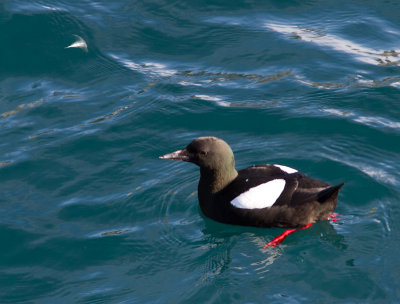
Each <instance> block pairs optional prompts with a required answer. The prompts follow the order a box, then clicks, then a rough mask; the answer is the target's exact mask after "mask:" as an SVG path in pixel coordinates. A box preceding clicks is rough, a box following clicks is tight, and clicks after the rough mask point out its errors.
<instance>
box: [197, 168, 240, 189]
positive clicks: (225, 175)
mask: <svg viewBox="0 0 400 304" xmlns="http://www.w3.org/2000/svg"><path fill="white" fill-rule="evenodd" d="M237 175H238V173H237V171H236V169H235V168H234V167H233V168H220V169H217V170H209V169H207V168H200V182H199V187H201V188H203V189H204V190H206V191H207V192H208V193H210V194H215V193H217V192H219V191H221V190H222V189H224V188H225V187H226V186H227V185H228V184H229V183H230V182H232V181H233V180H234V179H235V178H236V176H237Z"/></svg>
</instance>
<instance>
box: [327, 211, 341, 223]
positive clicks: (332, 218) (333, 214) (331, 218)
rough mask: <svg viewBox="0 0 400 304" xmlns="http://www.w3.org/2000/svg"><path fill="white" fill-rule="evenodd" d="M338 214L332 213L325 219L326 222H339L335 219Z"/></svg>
mask: <svg viewBox="0 0 400 304" xmlns="http://www.w3.org/2000/svg"><path fill="white" fill-rule="evenodd" d="M337 216H338V214H337V213H332V214H330V215H329V217H328V218H327V220H329V219H330V220H331V221H332V222H337V221H338V220H340V218H338V217H337Z"/></svg>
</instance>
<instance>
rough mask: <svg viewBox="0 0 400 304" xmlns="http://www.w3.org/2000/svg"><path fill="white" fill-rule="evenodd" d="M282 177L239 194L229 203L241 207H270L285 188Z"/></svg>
mask: <svg viewBox="0 0 400 304" xmlns="http://www.w3.org/2000/svg"><path fill="white" fill-rule="evenodd" d="M285 184H286V182H285V180H284V179H274V180H272V181H270V182H267V183H264V184H261V185H258V186H257V187H254V188H251V189H249V190H248V191H246V192H244V193H242V194H240V195H239V196H237V197H235V199H233V200H232V201H231V205H232V206H234V207H236V208H241V209H262V208H267V207H271V206H272V205H273V204H274V203H275V202H276V200H277V199H278V197H279V196H280V195H281V193H282V192H283V189H284V188H285Z"/></svg>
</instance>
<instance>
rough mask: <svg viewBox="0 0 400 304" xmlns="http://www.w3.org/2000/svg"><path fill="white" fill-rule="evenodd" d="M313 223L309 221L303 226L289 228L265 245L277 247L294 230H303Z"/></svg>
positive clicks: (265, 246)
mask: <svg viewBox="0 0 400 304" xmlns="http://www.w3.org/2000/svg"><path fill="white" fill-rule="evenodd" d="M311 225H312V223H309V224H307V225H305V226H303V227H300V228H297V229H289V230H285V231H284V232H283V233H281V234H280V235H278V236H276V237H274V238H273V240H272V241H270V242H268V243H267V244H265V245H264V248H267V247H270V246H271V247H275V246H277V245H279V244H280V243H282V242H283V240H284V239H285V238H286V237H287V236H288V235H289V234H292V233H293V232H296V231H299V230H302V229H306V228H308V227H310V226H311Z"/></svg>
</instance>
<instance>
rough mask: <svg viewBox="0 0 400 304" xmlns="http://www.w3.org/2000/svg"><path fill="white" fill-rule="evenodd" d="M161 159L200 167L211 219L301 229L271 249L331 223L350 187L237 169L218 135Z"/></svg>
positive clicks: (263, 169)
mask: <svg viewBox="0 0 400 304" xmlns="http://www.w3.org/2000/svg"><path fill="white" fill-rule="evenodd" d="M160 158H161V159H171V160H179V161H186V162H191V163H194V164H196V165H198V166H199V167H200V180H199V184H198V200H199V203H200V209H201V210H202V212H203V213H204V215H205V216H207V217H209V218H211V219H213V220H215V221H218V222H221V223H226V224H233V225H244V226H255V227H283V228H289V227H290V228H297V229H291V230H287V231H285V232H284V233H283V234H282V235H280V236H278V237H276V238H275V239H274V240H273V241H271V242H270V243H268V244H267V245H266V247H267V246H276V245H277V244H279V243H280V242H281V241H283V239H284V238H285V237H286V236H287V235H289V234H290V233H293V232H295V231H297V230H300V229H304V228H308V227H309V226H311V225H312V224H313V223H315V222H317V221H321V220H326V219H327V218H328V217H329V216H330V215H331V214H332V212H333V211H334V210H335V208H336V204H337V196H338V193H339V190H340V188H341V187H342V186H343V184H344V183H342V184H339V185H337V186H331V185H329V184H327V183H325V182H323V181H319V180H316V179H313V178H310V177H308V176H306V175H305V174H303V173H300V172H298V171H297V170H295V169H293V168H290V167H287V166H283V165H277V164H262V165H253V166H251V167H248V168H245V169H242V170H236V168H235V158H234V155H233V152H232V149H231V148H230V146H229V145H228V144H227V143H226V142H225V141H224V140H222V139H220V138H217V137H212V136H207V137H199V138H196V139H195V140H193V141H192V142H191V143H190V144H189V145H188V146H187V147H186V148H184V149H182V150H178V151H175V152H173V153H169V154H165V155H163V156H160Z"/></svg>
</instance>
